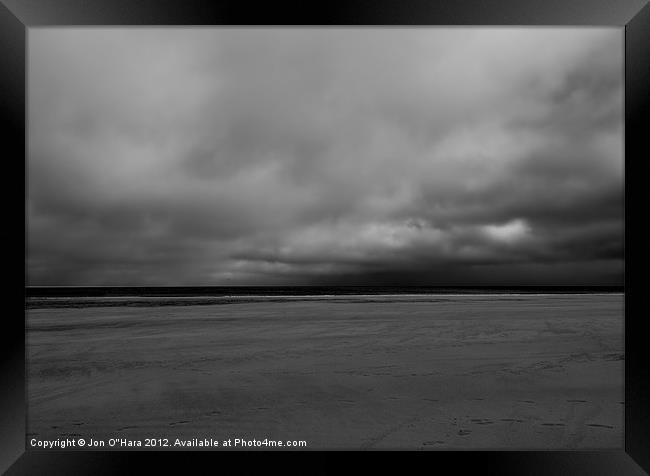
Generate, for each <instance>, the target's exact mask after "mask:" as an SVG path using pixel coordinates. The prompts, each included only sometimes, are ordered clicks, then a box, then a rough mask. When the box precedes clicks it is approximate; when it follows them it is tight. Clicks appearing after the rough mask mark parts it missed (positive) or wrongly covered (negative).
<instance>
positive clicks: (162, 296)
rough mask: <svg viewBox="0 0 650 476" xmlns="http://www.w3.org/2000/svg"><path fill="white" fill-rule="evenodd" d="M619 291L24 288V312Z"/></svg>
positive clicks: (566, 288)
mask: <svg viewBox="0 0 650 476" xmlns="http://www.w3.org/2000/svg"><path fill="white" fill-rule="evenodd" d="M623 291H624V288H623V286H482V287H476V286H475V287H468V286H155V287H153V286H151V287H148V286H110V287H103V286H97V287H93V286H79V287H77V286H70V287H67V286H65V287H64V286H62V287H36V286H30V287H26V288H25V296H26V307H27V308H28V309H39V308H58V307H61V308H70V307H106V306H111V307H112V306H120V307H122V306H133V307H143V306H147V307H148V306H178V305H184V306H188V305H214V304H231V303H244V302H259V301H273V302H276V301H289V300H296V299H297V300H302V299H310V300H312V299H313V300H320V299H323V300H324V299H331V298H337V297H345V296H348V297H352V296H365V297H372V296H376V297H379V296H395V297H400V296H401V297H406V296H414V297H417V296H420V297H424V296H445V295H447V296H451V295H468V296H470V295H503V294H508V295H513V294H515V295H516V294H601V293H622V292H623Z"/></svg>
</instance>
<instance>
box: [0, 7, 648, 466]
mask: <svg viewBox="0 0 650 476" xmlns="http://www.w3.org/2000/svg"><path fill="white" fill-rule="evenodd" d="M647 3H648V0H618V1H616V2H613V1H611V0H544V1H542V0H445V1H436V0H404V1H400V2H398V1H395V0H330V1H328V2H319V3H318V4H314V3H310V2H298V1H295V0H294V1H291V0H281V1H278V0H276V1H273V2H255V3H252V2H245V1H239V2H235V1H226V0H217V1H211V2H209V1H204V0H184V1H181V0H113V1H109V0H0V62H1V63H0V101H1V106H0V114H1V115H2V125H3V132H4V140H3V142H4V147H3V149H2V150H3V152H4V154H3V156H4V160H3V166H4V172H5V174H4V180H3V184H2V187H0V189H1V190H2V198H3V201H2V203H3V204H4V205H5V206H4V207H3V208H4V209H3V212H4V213H3V219H2V227H1V229H0V237H1V239H2V245H3V247H2V249H3V250H4V257H3V258H4V259H3V260H2V264H3V270H2V271H3V273H2V274H3V275H4V276H5V277H6V279H5V282H4V284H3V286H2V287H0V292H1V293H2V296H1V299H2V300H1V301H0V302H2V304H3V310H4V311H5V312H3V313H2V314H3V320H2V326H3V327H2V329H3V331H1V332H0V334H3V342H2V346H1V347H0V351H1V352H2V361H1V364H0V378H1V380H0V381H1V383H0V392H1V400H0V428H1V431H0V470H1V471H7V474H30V475H34V474H50V475H57V474H66V475H68V474H85V473H89V474H114V473H118V474H122V473H123V474H128V473H132V472H136V471H137V468H146V470H147V472H153V471H155V470H156V469H157V468H160V469H166V470H177V471H186V470H188V469H190V468H191V467H190V466H189V465H190V464H191V465H192V467H196V468H198V466H194V465H195V464H197V463H196V461H195V460H199V461H200V462H201V463H205V464H207V466H206V469H207V471H210V472H211V473H212V472H218V471H219V470H220V469H222V468H223V466H222V465H224V464H229V465H234V466H233V467H232V468H233V469H235V471H236V472H239V473H249V472H261V471H269V470H274V469H275V470H281V471H283V472H289V473H291V472H299V473H301V474H302V473H316V474H327V473H330V472H340V471H341V469H343V470H345V469H346V468H347V464H346V466H342V465H343V463H341V461H340V458H339V456H340V453H337V454H334V453H332V452H316V451H306V452H305V451H303V452H299V453H288V452H284V451H282V452H280V451H276V452H263V453H262V452H259V453H255V456H256V457H254V458H253V457H251V453H239V452H222V451H219V452H189V453H188V452H166V453H163V452H136V451H128V452H92V451H42V450H41V451H37V450H31V449H30V450H26V448H25V446H26V445H25V440H26V438H25V409H26V402H25V397H26V392H25V325H24V324H25V322H24V315H25V314H24V313H25V308H24V302H25V301H24V297H25V295H24V292H25V286H24V284H25V282H26V281H23V283H21V282H20V279H19V278H18V277H19V276H20V275H21V273H22V274H23V276H24V277H25V261H24V260H23V259H24V256H21V254H20V253H18V250H19V249H20V247H21V246H25V247H26V233H27V228H26V222H25V220H26V214H25V208H24V207H23V208H21V207H20V206H19V205H18V204H17V197H19V196H20V195H21V194H23V195H22V196H23V197H26V196H27V187H28V181H27V177H26V122H25V120H26V113H25V105H26V96H25V93H26V83H25V80H26V69H25V60H26V46H27V42H26V37H27V30H28V28H30V27H35V26H56V25H61V26H70V25H373V26H381V25H404V26H409V25H431V26H434V25H494V26H501V25H524V26H525V25H544V26H552V25H563V26H618V27H620V28H624V30H625V210H626V217H625V218H626V220H625V443H624V447H623V448H621V449H620V450H613V451H601V452H594V451H591V452H585V451H540V452H530V451H489V452H477V451H449V452H446V451H435V452H418V453H416V452H391V453H385V452H366V453H356V452H354V453H347V454H345V456H346V457H349V456H353V457H354V459H358V460H359V462H360V463H362V464H363V465H364V466H363V467H364V472H368V471H371V470H372V469H374V467H377V468H381V469H387V470H392V471H404V470H408V468H409V467H412V468H415V467H416V466H415V465H417V464H425V465H426V466H424V467H425V468H430V470H431V471H433V472H437V470H438V468H443V467H445V466H446V467H451V468H453V471H454V472H455V473H458V472H459V473H460V474H462V473H463V472H466V471H468V470H473V471H477V472H479V473H480V474H499V475H509V474H530V475H533V474H535V475H537V474H539V475H542V474H555V475H559V474H567V475H569V474H570V475H581V474H584V475H590V476H594V475H610V474H617V475H626V474H630V475H631V474H644V472H648V471H650V452H648V451H647V449H648V448H650V438H649V435H650V412H649V411H648V399H649V395H650V383H649V382H650V380H649V379H648V369H647V367H645V363H646V362H648V361H649V359H648V354H649V352H648V345H647V344H646V340H647V338H646V337H645V335H644V333H643V332H641V329H642V326H643V321H644V320H645V318H646V316H645V314H646V313H645V312H644V308H643V304H645V302H644V294H645V293H646V291H645V289H644V281H643V279H642V278H638V277H636V276H635V275H638V276H641V273H642V272H643V271H644V264H645V263H646V262H647V260H646V251H645V248H646V247H647V245H646V246H644V245H645V243H644V242H643V241H642V240H644V238H645V236H646V235H645V234H644V233H643V232H642V230H643V227H644V223H643V222H644V221H645V220H644V219H643V217H642V218H641V219H640V220H637V219H634V218H633V213H634V212H633V210H634V209H635V208H636V209H639V208H640V209H642V207H643V204H644V203H645V201H646V200H647V198H646V197H644V196H643V195H642V194H643V192H644V191H645V188H646V187H644V186H643V184H641V180H643V179H644V178H645V177H644V175H643V174H642V168H641V167H643V165H644V164H643V163H644V162H645V161H647V155H648V154H647V146H646V143H647V139H646V137H645V136H646V134H644V133H645V128H644V125H645V124H644V121H643V119H644V117H646V116H647V114H648V105H649V103H650V61H649V60H650V6H649V5H648V4H647ZM22 160H25V162H22V165H23V166H22V167H20V164H21V161H22ZM16 164H19V165H18V167H13V166H14V165H16ZM21 177H22V180H21ZM635 193H636V194H637V197H636V198H633V194H635ZM20 230H23V232H22V233H21V232H20ZM21 241H22V245H21ZM23 249H24V250H25V251H26V248H23ZM190 458H191V461H190ZM412 465H413V466H412ZM439 465H445V466H439ZM449 465H450V466H449ZM445 472H448V471H447V470H445Z"/></svg>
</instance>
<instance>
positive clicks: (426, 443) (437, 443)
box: [422, 440, 445, 446]
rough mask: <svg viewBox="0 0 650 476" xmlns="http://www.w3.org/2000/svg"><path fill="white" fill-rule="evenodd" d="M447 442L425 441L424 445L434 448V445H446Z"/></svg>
mask: <svg viewBox="0 0 650 476" xmlns="http://www.w3.org/2000/svg"><path fill="white" fill-rule="evenodd" d="M444 444H445V442H444V441H442V440H436V441H425V442H423V443H422V445H424V446H434V445H444Z"/></svg>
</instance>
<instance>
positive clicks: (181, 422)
mask: <svg viewBox="0 0 650 476" xmlns="http://www.w3.org/2000/svg"><path fill="white" fill-rule="evenodd" d="M187 423H189V421H188V420H181V421H175V422H172V423H170V424H169V426H176V425H185V424H187Z"/></svg>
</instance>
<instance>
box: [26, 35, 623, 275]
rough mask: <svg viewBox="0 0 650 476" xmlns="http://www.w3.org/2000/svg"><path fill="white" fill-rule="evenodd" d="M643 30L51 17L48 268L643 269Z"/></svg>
mask: <svg viewBox="0 0 650 476" xmlns="http://www.w3.org/2000/svg"><path fill="white" fill-rule="evenodd" d="M622 39H623V31H622V30H621V29H612V28H609V29H593V28H576V29H560V28H530V29H515V28H503V29H488V28H469V29H466V28H447V29H441V28H411V29H396V28H386V29H370V28H362V29H332V28H315V29H281V28H277V29H214V28H206V29H192V28H187V29H166V28H148V29H133V28H129V29H99V28H92V29H81V28H72V29H43V28H30V29H29V38H28V42H29V70H28V75H29V76H28V94H29V107H28V114H29V116H28V120H29V153H28V215H27V221H28V253H27V256H28V261H27V263H28V284H29V285H209V284H215V285H229V284H260V285H265V284H268V285H271V284H368V285H374V284H391V285H400V284H403V285H409V284H410V285H415V284H417V285H428V284H431V285H441V284H447V285H455V284H467V285H482V284H622V279H623V259H622V258H623V241H624V239H623V190H624V186H623V135H622V127H623V104H622V100H623V57H622V53H623V44H622Z"/></svg>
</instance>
